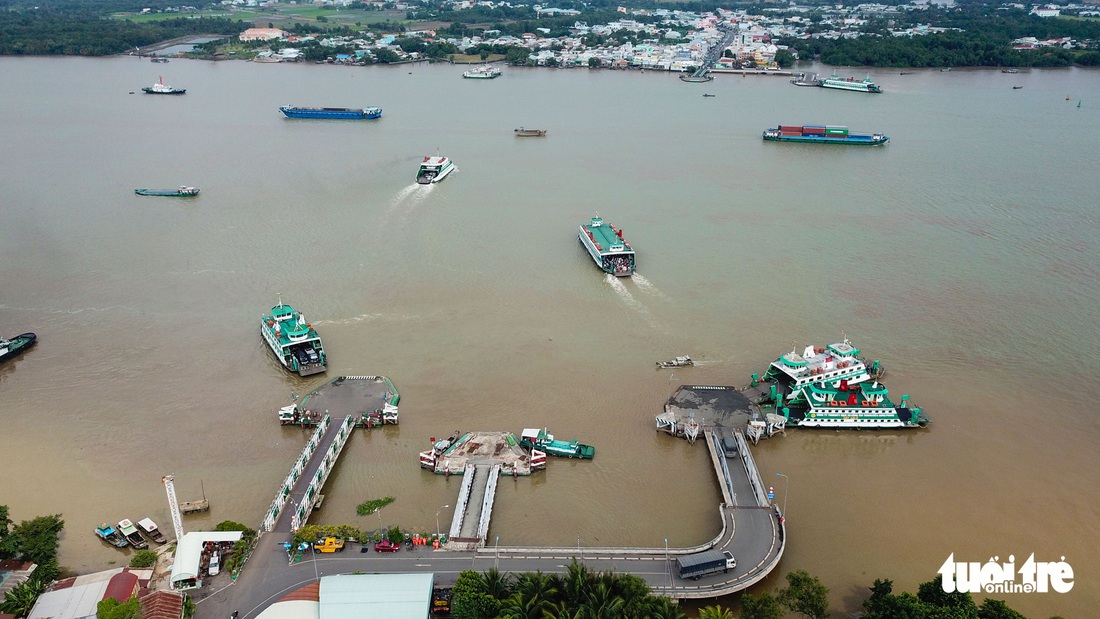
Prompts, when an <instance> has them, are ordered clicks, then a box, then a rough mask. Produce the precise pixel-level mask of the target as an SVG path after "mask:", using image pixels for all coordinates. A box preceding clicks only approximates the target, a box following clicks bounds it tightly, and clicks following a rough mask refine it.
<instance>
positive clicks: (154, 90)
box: [141, 77, 187, 95]
mask: <svg viewBox="0 0 1100 619" xmlns="http://www.w3.org/2000/svg"><path fill="white" fill-rule="evenodd" d="M141 91H142V92H144V93H145V94H147V95H182V94H183V93H185V92H187V89H186V88H172V87H171V86H165V85H164V78H163V77H161V78H159V79H158V80H157V83H156V84H153V85H152V86H146V87H145V88H142V89H141Z"/></svg>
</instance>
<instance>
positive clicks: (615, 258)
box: [578, 214, 636, 277]
mask: <svg viewBox="0 0 1100 619" xmlns="http://www.w3.org/2000/svg"><path fill="white" fill-rule="evenodd" d="M578 238H579V239H580V241H581V245H583V246H584V248H585V249H586V250H587V251H588V255H589V256H592V261H593V262H595V263H596V266H598V267H600V269H602V270H603V271H604V272H605V273H610V274H612V275H614V276H615V277H630V276H631V275H633V274H634V269H635V258H636V256H635V254H634V249H633V248H632V247H630V243H627V242H626V239H625V238H623V231H622V229H621V228H616V227H615V226H612V225H611V224H608V223H604V220H603V219H602V218H601V217H600V216H599V215H598V214H597V215H596V216H595V217H593V218H592V219H590V220H589V221H588V224H587V225H585V224H581V227H580V234H579V235H578Z"/></svg>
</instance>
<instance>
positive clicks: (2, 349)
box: [0, 333, 38, 361]
mask: <svg viewBox="0 0 1100 619" xmlns="http://www.w3.org/2000/svg"><path fill="white" fill-rule="evenodd" d="M37 341H38V336H37V335H35V334H33V333H22V334H19V335H17V336H15V337H13V338H11V339H10V340H5V339H4V338H2V337H0V361H7V360H8V359H11V358H12V357H14V356H16V355H18V354H19V353H21V352H23V351H25V350H27V349H28V348H30V347H31V346H34V343H35V342H37Z"/></svg>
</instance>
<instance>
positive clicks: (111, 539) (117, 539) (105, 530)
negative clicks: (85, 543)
mask: <svg viewBox="0 0 1100 619" xmlns="http://www.w3.org/2000/svg"><path fill="white" fill-rule="evenodd" d="M95 534H96V535H97V536H99V538H100V539H102V540H103V541H105V542H107V543H108V544H110V545H112V546H114V547H115V548H123V547H125V546H126V545H127V544H129V542H127V541H126V537H125V536H124V535H122V533H119V532H118V529H116V528H114V527H112V526H111V525H109V524H107V523H106V522H101V523H99V526H98V527H96V528H95Z"/></svg>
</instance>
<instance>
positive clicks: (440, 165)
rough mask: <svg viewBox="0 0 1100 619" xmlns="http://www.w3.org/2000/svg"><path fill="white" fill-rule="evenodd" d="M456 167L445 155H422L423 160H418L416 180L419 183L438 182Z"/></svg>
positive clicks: (429, 183)
mask: <svg viewBox="0 0 1100 619" xmlns="http://www.w3.org/2000/svg"><path fill="white" fill-rule="evenodd" d="M457 169H458V168H456V167H455V164H454V163H453V162H452V161H451V160H450V159H447V158H446V157H424V161H421V162H420V169H418V170H417V171H416V182H417V183H419V184H421V185H431V184H432V183H438V182H439V181H441V180H443V179H445V178H447V175H448V174H450V173H451V172H454V171H455V170H457Z"/></svg>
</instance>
